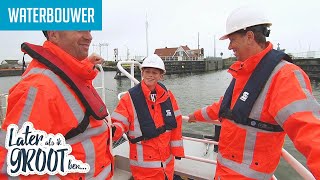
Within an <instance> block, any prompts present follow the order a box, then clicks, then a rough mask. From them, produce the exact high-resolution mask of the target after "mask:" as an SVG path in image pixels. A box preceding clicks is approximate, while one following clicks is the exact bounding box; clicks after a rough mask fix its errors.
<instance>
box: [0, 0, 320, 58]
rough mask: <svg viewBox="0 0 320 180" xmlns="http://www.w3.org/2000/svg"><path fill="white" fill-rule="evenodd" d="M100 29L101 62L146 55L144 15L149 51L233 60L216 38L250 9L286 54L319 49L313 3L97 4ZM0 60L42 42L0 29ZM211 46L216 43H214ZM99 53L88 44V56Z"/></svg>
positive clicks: (131, 0)
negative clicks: (263, 16)
mask: <svg viewBox="0 0 320 180" xmlns="http://www.w3.org/2000/svg"><path fill="white" fill-rule="evenodd" d="M102 1H103V4H102V5H103V7H102V11H103V18H102V19H103V22H102V31H92V36H93V41H92V44H95V45H98V44H99V43H104V44H105V43H108V46H102V47H101V55H102V57H103V58H104V59H108V60H113V59H112V58H113V53H114V51H113V49H114V48H118V51H119V56H120V57H121V59H123V58H125V57H126V55H127V51H128V52H129V56H130V57H134V56H146V55H147V50H146V49H147V48H146V27H145V24H146V17H147V19H148V42H149V46H148V50H149V51H148V53H149V54H152V53H154V50H155V49H157V48H164V47H179V46H181V45H188V47H189V48H191V49H197V48H198V33H199V45H200V48H204V53H205V56H214V44H216V56H220V52H223V58H226V57H230V56H232V51H229V50H228V43H229V40H224V41H221V40H219V38H220V37H221V36H222V35H224V33H225V24H226V19H227V17H228V15H229V14H230V13H231V12H232V10H234V9H236V8H238V7H241V6H248V5H249V6H254V7H257V8H259V9H261V10H262V11H264V12H266V13H267V15H268V16H269V18H270V20H271V21H272V23H273V25H272V26H271V34H270V37H269V38H268V39H267V40H269V41H271V42H272V43H273V44H274V48H276V47H277V43H280V47H281V49H286V52H287V53H299V52H306V51H320V34H319V32H320V23H319V21H318V17H319V14H318V12H319V7H320V2H319V1H317V0H304V1H301V0H295V1H292V0H281V1H279V0H268V1H258V0H223V1H222V0H219V1H218V0H102ZM0 39H1V43H0V61H2V60H3V59H20V60H21V59H22V55H23V54H22V53H21V51H20V45H21V43H23V42H29V43H34V44H39V45H41V44H42V43H43V42H44V41H45V38H44V37H43V35H42V32H41V31H0ZM214 42H215V43H214ZM92 52H96V53H98V54H99V53H100V51H99V48H98V46H91V47H90V53H92Z"/></svg>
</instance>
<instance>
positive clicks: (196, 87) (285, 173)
mask: <svg viewBox="0 0 320 180" xmlns="http://www.w3.org/2000/svg"><path fill="white" fill-rule="evenodd" d="M115 73H116V72H115V71H109V72H105V75H104V76H105V86H106V104H107V107H108V109H109V111H110V112H112V111H113V110H114V108H115V107H116V105H117V103H118V99H117V95H118V93H120V92H124V91H127V90H128V89H129V88H130V81H129V79H126V78H124V79H121V80H115V79H114V76H115ZM100 78H101V77H100V76H98V77H97V78H96V80H95V81H94V85H95V86H101V85H100ZM19 80H20V77H19V76H11V77H0V94H1V93H8V90H9V89H10V88H11V87H12V86H13V85H14V84H16V83H17V82H18V81H19ZM230 81H231V75H229V74H228V73H227V71H226V70H221V71H215V72H208V73H201V74H183V75H167V76H165V79H164V80H163V83H164V84H165V85H166V86H167V88H168V89H170V90H171V91H172V92H173V94H174V95H175V97H176V99H177V101H178V104H179V107H180V109H181V111H182V114H183V115H188V114H189V113H191V112H193V111H194V110H196V109H199V108H201V107H204V106H207V105H210V104H212V103H213V102H214V101H217V100H218V99H219V98H220V97H221V96H222V95H223V94H224V92H225V90H226V88H227V86H228V84H229V82H230ZM312 88H313V93H314V96H315V98H316V99H317V100H318V102H320V82H314V81H313V82H312ZM183 131H184V132H188V133H196V134H204V135H213V125H211V124H202V123H193V124H189V123H184V124H183ZM285 149H286V150H288V151H289V152H290V153H291V154H292V155H293V156H294V157H295V158H297V159H298V160H299V161H300V162H302V163H303V165H305V158H304V157H303V156H302V155H301V154H300V153H299V152H297V151H296V150H295V148H294V146H293V144H292V142H291V141H290V139H289V138H287V139H286V142H285ZM283 161H284V160H281V163H280V165H279V167H278V169H277V171H276V173H275V175H276V177H277V178H278V179H284V180H287V179H290V180H296V179H302V178H301V177H300V176H299V175H298V174H297V173H295V172H294V170H293V169H292V168H291V167H289V165H287V164H286V163H284V162H283Z"/></svg>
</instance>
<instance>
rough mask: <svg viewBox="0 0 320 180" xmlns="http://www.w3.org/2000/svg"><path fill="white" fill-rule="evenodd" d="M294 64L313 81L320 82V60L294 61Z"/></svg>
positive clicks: (303, 59)
mask: <svg viewBox="0 0 320 180" xmlns="http://www.w3.org/2000/svg"><path fill="white" fill-rule="evenodd" d="M293 63H294V64H296V65H297V66H299V67H300V68H301V69H302V70H303V71H304V72H306V73H307V75H308V76H309V78H310V79H311V80H320V58H301V59H293Z"/></svg>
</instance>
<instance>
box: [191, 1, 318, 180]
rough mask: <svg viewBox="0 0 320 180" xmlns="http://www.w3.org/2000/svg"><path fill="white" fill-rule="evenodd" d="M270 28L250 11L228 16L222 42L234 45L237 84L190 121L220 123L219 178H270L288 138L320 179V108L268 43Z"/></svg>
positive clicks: (301, 76) (304, 79)
mask: <svg viewBox="0 0 320 180" xmlns="http://www.w3.org/2000/svg"><path fill="white" fill-rule="evenodd" d="M270 25H271V22H270V21H269V20H268V19H267V18H266V17H265V15H264V14H262V12H261V11H258V10H257V9H252V8H250V7H243V8H239V9H236V10H235V11H233V12H232V13H231V14H230V16H229V17H228V19H227V25H226V30H227V33H226V35H224V36H223V37H221V38H220V40H223V39H229V40H230V43H229V47H228V48H229V50H233V52H234V55H235V56H236V58H237V61H236V62H235V63H234V64H232V65H231V67H230V68H229V71H228V72H229V73H230V74H231V75H232V76H233V80H232V82H231V83H230V86H229V87H228V89H227V91H226V93H225V95H224V96H223V97H222V98H221V99H220V101H219V102H216V103H214V104H212V105H211V106H207V107H204V108H202V109H200V110H197V111H195V112H194V113H193V114H190V115H189V122H195V121H201V122H210V121H214V120H217V119H219V120H220V121H221V134H220V140H219V154H218V156H217V167H216V174H215V179H221V180H228V179H232V180H233V179H237V180H241V179H266V180H268V179H271V177H272V175H273V173H274V172H275V170H276V168H277V166H278V164H279V160H280V156H281V150H282V146H283V143H284V138H285V135H286V134H287V135H288V136H289V138H290V139H291V140H292V141H293V143H294V145H295V147H296V148H297V149H298V150H299V151H300V152H301V153H302V154H303V155H304V156H305V157H306V158H307V166H308V168H309V169H310V171H311V172H312V174H313V175H314V177H315V178H317V179H320V106H319V103H318V102H317V101H316V100H315V98H314V97H313V95H312V89H311V85H310V81H309V78H308V76H307V75H306V74H305V72H303V71H302V70H301V69H300V68H299V67H298V66H296V65H294V64H292V63H290V57H288V56H287V55H286V54H284V53H283V52H280V51H276V50H273V46H272V44H271V43H270V42H267V41H266V37H268V36H269V33H270V30H269V26H270Z"/></svg>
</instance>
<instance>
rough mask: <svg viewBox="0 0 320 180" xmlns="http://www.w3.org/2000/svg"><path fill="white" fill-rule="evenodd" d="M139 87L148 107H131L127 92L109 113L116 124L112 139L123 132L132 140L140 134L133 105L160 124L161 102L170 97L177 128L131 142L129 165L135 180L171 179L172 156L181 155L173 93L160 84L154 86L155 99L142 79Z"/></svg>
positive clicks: (179, 131)
mask: <svg viewBox="0 0 320 180" xmlns="http://www.w3.org/2000/svg"><path fill="white" fill-rule="evenodd" d="M141 88H142V91H143V94H144V96H145V99H146V102H147V107H134V104H133V102H132V100H131V97H130V94H129V93H126V94H125V95H124V96H123V97H122V98H121V100H120V102H119V104H118V106H117V107H116V109H115V110H114V112H113V113H112V115H111V118H112V121H113V125H115V127H116V132H115V137H114V139H115V140H117V139H119V138H120V137H121V135H122V134H123V133H127V134H128V136H129V137H130V138H131V139H134V138H136V137H139V136H141V135H142V132H141V130H140V124H139V121H138V118H137V113H136V109H135V108H148V110H149V112H150V114H151V117H152V119H153V120H154V124H155V126H156V127H157V128H159V127H161V126H163V125H164V120H163V117H162V113H161V106H160V103H162V102H164V101H165V100H167V98H169V97H170V99H171V103H172V106H173V110H174V115H175V117H176V122H177V128H175V129H172V130H170V131H168V130H167V131H166V132H164V133H163V134H160V135H159V136H158V137H155V138H152V139H149V140H143V141H140V142H137V143H135V144H133V143H130V168H131V172H132V175H133V177H134V179H141V180H142V179H150V180H151V179H164V178H165V176H164V175H165V174H166V176H167V177H168V179H169V180H172V179H173V173H174V158H175V156H177V157H184V149H183V142H182V129H181V128H182V127H181V126H182V115H181V112H180V110H179V107H178V104H177V102H176V100H175V98H174V96H173V94H172V93H171V92H170V91H166V90H164V89H163V88H162V87H161V86H160V85H159V84H157V85H156V94H157V99H156V101H155V102H152V101H151V100H150V93H151V92H150V90H149V89H148V87H147V86H146V85H145V83H144V81H142V82H141ZM164 173H165V174H164Z"/></svg>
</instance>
